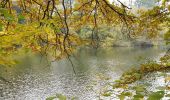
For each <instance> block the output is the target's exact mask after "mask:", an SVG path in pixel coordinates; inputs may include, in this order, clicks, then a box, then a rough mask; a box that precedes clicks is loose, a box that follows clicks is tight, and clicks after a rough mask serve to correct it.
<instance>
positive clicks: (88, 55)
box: [0, 47, 167, 100]
mask: <svg viewBox="0 0 170 100" xmlns="http://www.w3.org/2000/svg"><path fill="white" fill-rule="evenodd" d="M166 50H167V48H166V47H150V48H140V47H114V48H98V49H93V48H89V47H83V48H79V49H78V50H77V51H76V52H75V53H74V54H73V55H72V56H71V57H70V58H71V61H72V64H73V66H72V64H71V62H70V60H68V59H62V60H59V61H55V62H51V63H49V61H48V59H46V58H41V56H39V55H38V54H37V55H31V54H30V55H25V56H23V57H20V61H19V62H20V63H18V64H17V65H15V66H13V67H2V66H1V67H0V77H1V79H0V100H45V98H47V97H49V96H52V95H55V94H56V93H61V94H64V95H66V96H68V97H77V98H78V100H93V99H95V98H97V96H98V95H99V94H98V92H97V91H98V90H99V88H100V86H102V85H103V84H105V82H106V81H110V80H111V81H113V80H116V79H118V78H119V77H120V76H121V74H122V73H123V72H125V71H127V70H128V69H131V68H133V67H139V65H140V64H141V63H144V62H146V61H147V60H149V59H150V60H157V61H158V60H159V58H160V57H161V56H163V55H164V54H165V52H166ZM73 67H74V70H75V72H76V73H74V71H73ZM89 87H93V90H91V89H89Z"/></svg>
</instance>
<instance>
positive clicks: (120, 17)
mask: <svg viewBox="0 0 170 100" xmlns="http://www.w3.org/2000/svg"><path fill="white" fill-rule="evenodd" d="M166 2H168V0H164V1H163V3H162V5H159V6H155V7H153V9H150V10H140V9H139V10H138V11H137V12H138V13H137V14H134V13H133V12H131V8H130V7H128V6H126V5H124V4H123V3H122V2H120V1H119V0H118V3H119V4H117V3H114V2H113V3H110V2H109V1H108V0H15V1H14V0H2V1H0V64H1V65H11V64H15V61H13V60H12V55H14V54H16V53H17V52H23V51H29V50H32V51H34V52H41V53H42V54H44V55H48V54H47V53H49V52H47V51H51V53H50V55H52V56H53V57H54V59H57V58H60V57H61V56H63V55H69V53H70V52H71V51H72V50H73V48H74V46H78V45H80V44H82V43H84V41H85V42H87V41H88V42H89V41H90V43H91V44H92V45H94V46H95V47H97V46H99V45H100V43H99V42H100V41H102V40H108V41H110V40H112V39H113V40H114V39H116V38H117V37H116V36H114V35H113V34H112V32H109V33H108V35H107V36H105V37H103V36H104V35H105V34H104V33H105V32H103V30H105V29H106V30H110V29H117V30H119V31H120V33H119V32H118V33H119V34H121V35H123V36H124V37H126V38H128V39H130V40H133V39H136V38H139V37H140V36H145V37H147V38H149V39H151V38H157V37H159V36H160V35H159V33H160V31H162V30H164V29H165V28H166V29H169V21H170V18H169V10H170V5H168V4H167V3H166ZM87 28H88V30H87V31H88V32H83V33H82V30H84V29H87ZM85 34H88V35H86V36H87V37H86V38H84V37H82V35H85ZM106 34H107V33H106ZM119 34H117V35H119ZM110 37H111V38H110ZM165 39H166V40H169V31H167V34H166V35H165ZM114 41H115V40H114ZM10 56H11V57H10Z"/></svg>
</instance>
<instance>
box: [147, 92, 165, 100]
mask: <svg viewBox="0 0 170 100" xmlns="http://www.w3.org/2000/svg"><path fill="white" fill-rule="evenodd" d="M164 94H165V91H157V92H153V93H152V94H150V95H149V98H148V99H147V100H161V99H162V98H163V97H164Z"/></svg>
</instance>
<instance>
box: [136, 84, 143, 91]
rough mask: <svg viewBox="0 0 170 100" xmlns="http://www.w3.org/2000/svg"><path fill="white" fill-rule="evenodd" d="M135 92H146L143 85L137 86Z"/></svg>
mask: <svg viewBox="0 0 170 100" xmlns="http://www.w3.org/2000/svg"><path fill="white" fill-rule="evenodd" d="M135 90H136V92H144V91H145V87H144V86H143V85H140V86H136V87H135Z"/></svg>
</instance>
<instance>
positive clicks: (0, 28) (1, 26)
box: [0, 23, 3, 31]
mask: <svg viewBox="0 0 170 100" xmlns="http://www.w3.org/2000/svg"><path fill="white" fill-rule="evenodd" d="M0 31H3V25H2V23H0Z"/></svg>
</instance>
